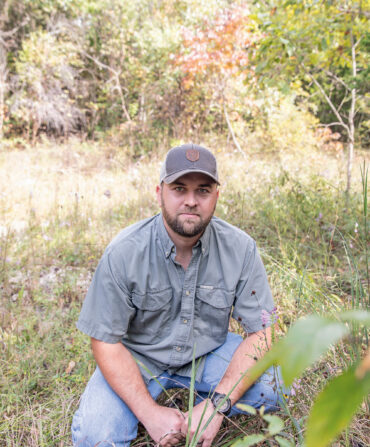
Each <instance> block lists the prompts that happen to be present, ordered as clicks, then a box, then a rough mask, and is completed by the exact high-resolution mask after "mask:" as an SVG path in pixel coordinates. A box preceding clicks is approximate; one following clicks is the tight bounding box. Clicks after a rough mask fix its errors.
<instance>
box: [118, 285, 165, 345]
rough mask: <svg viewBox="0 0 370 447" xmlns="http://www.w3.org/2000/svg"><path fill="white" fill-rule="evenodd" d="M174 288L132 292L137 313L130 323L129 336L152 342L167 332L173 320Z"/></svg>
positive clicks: (139, 340) (142, 341)
mask: <svg viewBox="0 0 370 447" xmlns="http://www.w3.org/2000/svg"><path fill="white" fill-rule="evenodd" d="M171 299H172V288H168V289H165V290H161V291H147V292H146V293H145V294H141V293H138V292H133V293H132V303H133V305H134V306H135V307H136V314H135V316H134V318H133V319H132V321H131V323H130V328H129V331H128V334H127V335H128V337H130V336H132V338H133V339H135V341H136V342H139V343H144V342H145V343H148V344H152V343H154V342H156V341H158V340H159V339H161V338H162V337H163V336H164V334H165V333H167V331H168V328H169V326H170V321H171Z"/></svg>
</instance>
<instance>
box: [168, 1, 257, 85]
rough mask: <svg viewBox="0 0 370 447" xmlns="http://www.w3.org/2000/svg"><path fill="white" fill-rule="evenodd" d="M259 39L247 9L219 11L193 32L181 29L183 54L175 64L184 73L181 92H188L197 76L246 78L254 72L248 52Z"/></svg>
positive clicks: (179, 55) (233, 8) (238, 7)
mask: <svg viewBox="0 0 370 447" xmlns="http://www.w3.org/2000/svg"><path fill="white" fill-rule="evenodd" d="M258 39H259V34H258V32H257V31H256V29H255V26H254V24H253V21H252V20H250V18H249V10H248V9H247V7H246V6H237V5H236V6H234V7H231V8H229V9H224V10H221V11H220V12H219V13H218V14H217V15H216V16H215V18H214V19H213V20H212V21H211V20H208V19H207V20H205V21H204V22H203V24H202V25H201V26H200V27H199V28H198V29H196V30H195V31H192V30H189V29H183V46H182V50H181V51H180V52H179V53H178V54H177V55H176V56H175V57H174V60H175V64H176V65H177V66H178V67H180V68H181V70H182V71H183V72H184V73H185V77H184V78H183V86H184V88H185V89H189V88H191V87H192V86H193V84H194V81H195V78H196V76H197V75H219V76H221V77H227V78H228V77H229V76H244V77H245V76H246V74H247V73H248V72H249V73H250V72H251V71H253V68H252V67H251V66H250V63H249V59H248V53H247V51H249V50H250V49H251V48H253V46H254V43H255V42H256V41H257V40H258Z"/></svg>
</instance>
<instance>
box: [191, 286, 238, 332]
mask: <svg viewBox="0 0 370 447" xmlns="http://www.w3.org/2000/svg"><path fill="white" fill-rule="evenodd" d="M234 296H235V293H234V292H233V291H228V290H225V289H218V288H212V289H208V288H205V287H203V288H202V287H197V289H196V292H195V322H194V329H195V332H198V333H199V334H210V335H212V336H215V337H217V338H220V340H221V339H222V338H223V337H224V336H226V334H227V330H228V326H229V318H230V312H231V307H232V305H233V301H234Z"/></svg>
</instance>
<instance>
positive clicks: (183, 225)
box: [162, 199, 216, 238]
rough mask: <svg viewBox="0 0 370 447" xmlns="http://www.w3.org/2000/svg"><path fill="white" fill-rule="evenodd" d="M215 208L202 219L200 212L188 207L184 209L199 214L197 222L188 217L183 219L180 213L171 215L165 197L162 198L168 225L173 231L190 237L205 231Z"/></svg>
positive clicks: (186, 211) (185, 211)
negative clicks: (164, 200)
mask: <svg viewBox="0 0 370 447" xmlns="http://www.w3.org/2000/svg"><path fill="white" fill-rule="evenodd" d="M215 208H216V205H215ZM215 208H214V209H213V211H212V213H211V214H210V215H209V216H208V217H207V218H206V219H202V218H201V217H200V216H199V214H197V213H196V211H194V210H192V209H186V210H184V211H183V213H194V214H196V215H197V216H199V220H198V221H197V222H192V221H189V220H186V219H185V220H184V221H181V220H180V215H175V216H171V215H170V214H169V213H168V210H167V208H166V206H165V204H164V202H163V199H162V215H163V218H164V220H165V221H166V222H167V224H168V226H169V227H170V228H171V230H172V231H174V232H175V233H177V234H179V235H180V236H184V237H189V238H190V237H194V236H198V235H199V234H202V233H203V231H204V230H205V229H206V227H207V225H208V224H209V222H210V221H211V219H212V216H213V213H214V210H215ZM180 214H181V213H180Z"/></svg>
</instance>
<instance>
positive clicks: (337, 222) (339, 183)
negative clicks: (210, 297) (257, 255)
mask: <svg viewBox="0 0 370 447" xmlns="http://www.w3.org/2000/svg"><path fill="white" fill-rule="evenodd" d="M202 143H204V144H208V145H209V146H210V147H211V148H212V149H213V150H214V152H215V154H216V156H217V158H218V162H219V168H220V174H221V191H220V200H219V203H218V206H217V211H216V215H217V216H219V217H221V218H223V219H226V220H228V221H229V222H231V223H233V224H235V225H237V226H239V227H241V228H242V229H243V230H245V231H247V232H248V233H249V234H250V235H251V236H252V237H253V238H255V239H256V241H257V243H258V245H259V247H260V250H261V253H262V255H263V258H264V262H265V265H266V270H267V272H268V275H269V278H270V284H271V287H272V290H273V294H274V296H275V299H276V305H277V311H278V322H277V332H278V335H282V334H284V333H285V332H286V331H287V329H288V328H289V326H290V325H291V324H292V322H294V321H295V320H296V319H297V318H298V317H300V316H302V315H305V314H307V313H320V314H332V313H335V312H338V311H340V310H343V309H352V308H367V307H368V305H369V275H368V272H367V259H366V257H367V251H366V243H367V236H366V234H367V229H366V228H365V221H364V216H363V211H362V210H363V195H362V183H361V173H360V167H361V166H362V165H363V162H364V160H365V161H366V159H367V161H368V159H369V155H368V154H366V153H360V154H358V156H357V158H356V160H355V164H354V168H353V177H354V182H353V190H352V193H351V195H350V196H349V197H348V198H346V197H345V195H344V193H343V190H344V189H345V160H344V156H342V155H341V154H338V153H328V152H322V151H321V152H319V151H312V150H311V151H310V152H308V153H305V152H302V151H301V152H299V151H297V152H294V151H293V150H291V151H284V152H281V153H270V154H263V153H258V154H257V153H255V154H252V153H251V154H247V155H246V157H242V156H241V155H240V154H238V153H236V152H233V151H232V150H231V149H230V148H229V149H223V147H224V146H226V145H224V144H223V143H222V142H221V143H220V142H218V143H216V142H212V141H211V142H210V141H204V142H202ZM218 148H221V149H218ZM166 149H167V148H159V149H158V150H157V151H156V152H155V153H153V154H152V155H151V156H150V157H149V156H147V157H144V158H142V159H140V160H137V161H132V160H130V159H129V158H127V157H126V156H125V155H124V153H123V152H122V150H120V148H119V147H114V146H109V145H108V144H107V145H103V146H102V145H98V144H97V143H80V142H77V141H76V142H73V141H70V142H69V143H68V144H64V145H61V144H59V145H56V144H53V143H50V142H49V143H48V142H45V143H44V144H42V145H39V146H37V147H35V148H32V149H30V148H28V149H26V150H16V149H13V150H11V149H6V150H5V149H2V150H0V280H1V288H0V294H1V301H0V317H1V329H0V351H1V358H0V362H1V363H0V371H1V373H0V387H1V391H0V392H1V395H0V414H1V418H0V445H1V446H4V447H5V446H6V447H20V446H22V447H23V446H24V447H34V446H43V447H44V446H60V447H61V446H70V445H71V441H70V428H69V427H70V423H71V418H72V415H73V412H74V411H75V409H76V407H77V405H78V399H79V396H80V394H81V392H82V390H83V389H84V386H85V384H86V382H87V380H88V378H89V377H90V375H91V373H92V371H93V370H94V361H93V359H92V355H91V352H90V344H89V339H88V337H86V336H85V335H83V334H81V333H80V332H78V331H77V329H76V328H75V322H76V320H77V317H78V313H79V309H80V307H81V303H82V301H83V298H84V295H85V293H86V290H87V287H88V285H89V282H90V279H91V276H92V273H93V271H94V269H95V267H96V265H97V262H98V260H99V257H100V256H101V254H102V252H103V250H104V248H105V246H106V245H107V243H108V242H109V241H110V240H111V239H112V237H113V236H114V235H116V234H117V233H118V232H119V230H120V229H121V228H124V227H125V226H127V225H128V224H131V223H133V222H135V221H137V220H139V219H141V218H145V217H148V216H151V215H152V214H154V213H156V212H158V211H159V209H158V206H157V204H156V201H155V194H154V191H155V185H156V182H157V179H158V175H159V167H160V163H161V159H162V156H163V154H164V152H165V150H166ZM230 324H231V328H232V329H233V330H234V331H239V328H238V326H237V324H236V323H234V322H231V323H230ZM355 342H356V343H355ZM366 346H367V339H366V334H364V336H363V338H360V339H358V340H349V342H348V343H342V344H341V345H340V346H339V347H338V348H333V349H331V351H330V353H329V355H328V356H327V357H325V358H323V359H322V360H321V361H320V362H319V364H317V365H316V366H315V367H314V368H312V369H310V370H308V371H307V372H306V374H305V375H304V377H302V379H301V381H300V382H299V383H297V386H296V389H295V393H294V395H292V396H291V398H290V400H289V402H288V409H289V412H290V413H291V417H288V415H287V414H286V413H284V412H282V414H281V417H283V419H284V420H285V421H286V430H285V433H286V436H287V437H288V438H289V439H290V440H292V441H294V442H296V443H298V442H299V439H300V435H301V433H300V432H301V430H303V427H304V421H305V418H306V416H307V413H308V410H309V407H310V405H311V403H312V399H313V396H314V395H315V394H316V393H317V392H318V391H319V390H320V389H321V388H322V387H323V385H324V383H325V382H326V381H327V380H328V379H329V378H330V377H332V376H333V375H335V374H337V373H338V372H340V371H342V370H343V369H344V368H345V367H346V366H347V365H348V364H349V363H350V362H351V361H352V360H353V359H354V358H355V357H356V356H357V355H360V354H361V352H362V351H363V350H364V349H365V348H366ZM179 397H180V398H181V400H182V401H183V404H184V405H185V404H186V401H187V396H186V393H184V392H182V393H181V394H180V395H179ZM263 427H264V425H263V422H262V420H261V419H260V418H258V417H241V418H239V419H233V420H232V421H230V422H227V423H226V424H225V426H224V427H223V430H222V433H220V437H219V438H218V439H217V442H216V443H215V445H217V446H227V445H229V444H231V441H232V440H233V439H235V438H236V437H237V436H240V435H241V434H243V433H256V432H258V431H260V430H262V429H263ZM369 440H370V425H369V414H368V406H367V404H364V405H363V407H362V408H361V409H360V411H359V413H358V415H357V416H356V417H355V419H354V421H353V423H352V425H351V427H350V428H349V429H348V430H347V431H346V432H345V433H344V434H343V435H342V436H341V438H340V439H338V441H337V442H336V443H335V445H338V446H339V445H343V446H356V447H361V446H365V445H368V443H369ZM133 445H135V446H147V445H152V444H151V443H150V440H149V439H148V437H147V435H146V434H145V432H144V431H143V430H141V431H140V436H139V438H138V439H137V441H136V442H135V443H134V444H133ZM271 445H273V444H271Z"/></svg>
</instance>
